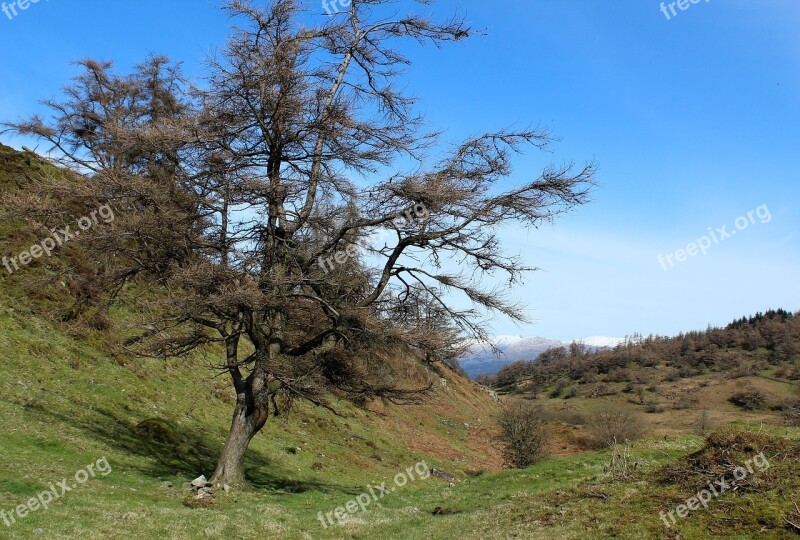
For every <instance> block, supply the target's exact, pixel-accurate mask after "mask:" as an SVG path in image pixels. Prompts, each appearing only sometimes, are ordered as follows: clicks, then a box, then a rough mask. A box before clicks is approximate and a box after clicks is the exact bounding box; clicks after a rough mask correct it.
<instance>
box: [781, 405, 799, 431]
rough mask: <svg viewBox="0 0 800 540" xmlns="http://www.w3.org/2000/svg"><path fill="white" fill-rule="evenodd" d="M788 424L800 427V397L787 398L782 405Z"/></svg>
mask: <svg viewBox="0 0 800 540" xmlns="http://www.w3.org/2000/svg"><path fill="white" fill-rule="evenodd" d="M781 412H782V413H783V419H784V420H785V421H786V425H787V426H794V427H800V398H792V399H787V400H786V401H784V402H783V404H782V405H781Z"/></svg>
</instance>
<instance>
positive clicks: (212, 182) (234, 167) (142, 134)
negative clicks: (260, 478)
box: [11, 0, 594, 484]
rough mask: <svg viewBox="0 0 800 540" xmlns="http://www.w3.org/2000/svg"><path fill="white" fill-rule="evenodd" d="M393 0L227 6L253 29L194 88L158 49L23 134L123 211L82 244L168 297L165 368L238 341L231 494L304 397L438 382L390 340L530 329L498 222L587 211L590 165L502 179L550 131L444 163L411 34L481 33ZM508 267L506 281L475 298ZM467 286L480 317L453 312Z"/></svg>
mask: <svg viewBox="0 0 800 540" xmlns="http://www.w3.org/2000/svg"><path fill="white" fill-rule="evenodd" d="M385 4H388V2H386V1H385V0H353V1H352V3H351V5H350V7H349V10H348V11H347V12H343V13H340V14H336V15H334V16H332V17H329V18H327V19H325V20H324V21H323V22H321V23H320V24H317V25H312V26H304V25H303V24H301V22H300V19H301V17H300V15H301V10H300V7H299V5H298V4H297V3H296V1H295V0H273V1H271V2H268V3H267V4H266V5H265V6H264V7H257V6H256V5H255V4H253V3H251V2H241V1H237V2H232V3H230V4H229V6H228V8H227V9H228V11H229V12H230V13H231V15H232V16H234V17H235V18H236V19H237V20H239V21H241V22H242V24H241V26H240V27H238V28H237V29H235V32H234V33H233V35H232V37H231V38H230V40H229V42H228V44H227V47H226V48H225V49H224V50H223V51H221V53H220V54H219V55H218V56H215V57H213V58H211V59H210V60H209V71H210V76H209V79H208V81H206V84H203V85H202V86H201V87H198V88H189V87H188V85H187V84H186V83H185V81H183V79H182V77H181V76H180V73H179V70H177V68H175V66H172V65H170V64H168V63H167V62H166V61H165V60H164V59H161V58H154V59H151V60H150V61H149V62H147V63H146V64H144V65H143V66H140V68H139V69H138V70H137V71H136V73H135V74H134V75H132V76H128V77H120V76H115V75H112V74H111V66H110V65H109V64H103V63H98V62H93V61H85V62H84V63H83V65H84V67H85V69H86V71H85V73H84V74H83V75H82V76H80V77H79V78H78V79H77V80H76V81H75V82H74V84H73V85H72V86H71V87H70V88H69V89H68V91H67V100H66V101H64V102H59V103H55V102H53V103H50V105H51V106H52V108H53V110H54V113H55V114H54V120H53V121H52V122H45V121H44V120H42V119H40V118H33V119H31V120H30V121H26V122H22V123H18V124H13V125H11V127H12V129H15V130H17V131H18V132H21V133H25V134H35V135H38V136H40V137H43V138H44V139H46V140H48V141H50V142H51V143H52V144H53V146H54V147H55V149H56V150H57V151H58V152H59V153H60V155H61V158H62V161H63V162H64V163H65V164H68V165H70V166H71V167H73V168H75V169H77V170H79V171H81V172H83V173H85V175H86V178H87V180H86V182H81V183H80V185H78V186H75V185H71V186H67V187H64V188H63V194H64V196H65V197H67V196H69V197H70V198H71V199H75V198H76V197H79V198H84V199H86V200H90V199H92V198H94V199H103V200H112V201H114V202H115V204H116V205H117V206H118V207H119V208H120V209H121V211H120V214H121V215H123V216H124V217H121V218H120V219H118V220H117V221H115V224H114V227H113V229H110V230H106V231H102V232H98V233H96V236H95V237H94V238H93V239H92V242H91V245H90V246H89V247H90V248H92V249H95V250H97V251H96V252H102V253H103V254H104V255H105V258H104V260H105V261H106V263H107V265H108V271H107V272H106V274H107V276H108V278H107V279H108V282H107V288H108V289H109V290H111V291H115V290H119V288H120V287H122V286H124V283H126V282H128V281H130V280H131V279H135V278H137V277H141V278H145V277H147V278H148V279H149V280H150V281H149V283H153V284H157V285H158V286H160V287H161V288H162V294H161V295H160V296H159V299H158V300H156V301H152V302H150V303H149V304H148V305H147V306H146V308H147V309H146V313H150V314H152V315H151V317H150V318H149V319H148V320H146V321H145V323H146V324H145V325H144V331H143V332H141V333H140V334H139V335H138V336H137V337H136V338H134V339H132V340H131V341H130V342H129V343H128V345H129V346H130V347H136V350H137V351H139V352H141V353H143V354H145V353H146V354H154V355H159V356H165V357H169V356H182V355H186V354H189V353H190V352H191V351H193V350H194V349H196V348H197V347H200V346H203V345H206V344H208V343H221V344H222V345H224V350H225V355H224V360H223V361H222V362H220V365H219V369H220V370H221V371H222V372H224V373H227V374H228V375H229V376H230V378H231V380H232V383H233V386H234V388H235V390H236V394H237V403H236V406H235V410H234V414H233V419H232V425H231V430H230V433H229V436H228V439H227V442H226V444H225V447H224V449H223V451H222V455H221V457H220V460H219V463H218V466H217V469H216V472H215V474H214V479H215V481H217V482H227V483H231V484H238V483H242V482H243V481H244V468H243V463H244V457H245V454H246V450H247V447H248V445H249V443H250V441H251V440H252V438H253V437H254V436H255V435H256V434H257V433H258V432H259V431H260V430H261V428H262V427H263V426H264V425H265V423H266V422H267V420H268V418H269V416H270V415H271V414H279V413H281V412H282V411H283V410H284V409H285V408H286V407H288V406H289V405H290V404H291V402H292V401H293V400H296V399H305V400H309V401H311V402H313V403H315V404H317V405H320V406H324V407H329V405H328V401H327V400H326V399H325V395H326V394H327V393H329V392H338V393H339V394H340V395H344V396H346V397H348V398H351V399H355V400H357V401H359V400H361V401H363V400H369V399H373V398H376V397H382V398H386V399H390V400H392V401H396V402H407V401H409V400H417V399H419V398H420V397H421V396H422V395H423V394H424V392H425V390H426V387H425V386H421V387H420V386H419V385H417V386H413V385H411V384H410V383H409V382H408V381H404V380H403V379H402V377H398V376H396V375H394V374H389V373H388V371H387V370H388V369H389V367H388V366H389V363H388V362H387V354H386V351H389V350H391V349H392V347H398V348H403V347H405V348H410V349H412V350H416V351H418V352H419V353H420V354H421V355H422V356H424V357H426V358H427V359H428V360H429V361H435V360H438V359H446V358H452V356H453V354H457V353H454V351H457V350H458V340H457V337H458V336H463V335H465V334H469V335H472V336H474V337H478V338H485V337H486V335H485V329H484V326H483V324H482V322H481V315H482V314H483V310H489V311H495V312H500V313H502V314H505V315H507V316H509V317H511V318H512V319H516V320H524V313H523V311H522V308H521V306H520V305H519V304H517V303H516V302H513V301H511V300H509V299H508V297H509V295H508V292H509V290H510V288H511V287H513V285H515V284H516V283H518V282H519V279H520V278H521V277H522V275H523V274H524V273H525V272H527V271H528V270H532V269H531V268H527V267H525V266H524V265H523V264H522V263H521V261H520V260H519V259H518V258H516V257H513V256H509V255H508V254H506V253H505V252H504V251H503V250H502V247H501V243H500V239H499V238H498V236H497V230H498V227H499V226H501V225H506V224H510V223H515V222H516V223H520V224H522V225H524V226H538V225H539V224H541V223H542V222H545V221H550V220H552V219H554V218H555V217H556V216H558V215H559V214H561V213H563V212H566V211H569V210H570V209H572V208H574V207H575V206H577V205H581V204H583V203H585V202H586V201H587V196H588V191H589V189H590V187H591V184H592V181H593V177H594V167H593V165H592V164H589V165H586V166H585V167H581V168H578V169H577V170H573V168H572V167H569V166H564V167H556V168H548V169H546V170H544V172H543V173H542V174H541V175H540V176H538V177H536V178H533V179H530V180H525V181H519V182H512V181H511V180H510V178H511V175H512V161H513V159H514V156H516V155H517V154H519V153H520V152H522V151H523V150H524V148H525V147H531V146H532V147H534V148H538V149H544V148H547V147H548V146H549V145H550V143H551V138H550V136H549V135H548V134H547V133H546V132H545V131H542V130H539V129H533V130H522V131H500V132H496V133H486V134H483V135H479V136H476V137H473V138H470V139H468V140H466V141H464V142H463V143H461V144H459V145H457V146H456V147H455V148H453V149H452V150H451V151H448V152H445V153H443V154H441V155H440V157H438V158H437V159H431V157H430V154H431V153H433V151H434V148H435V146H434V145H435V144H437V141H438V138H437V136H436V135H435V134H429V133H425V132H423V131H422V127H423V126H422V120H421V118H419V117H418V116H416V115H415V114H414V112H413V109H414V107H413V106H414V100H413V99H411V98H409V97H408V96H406V95H404V94H403V93H402V92H400V91H399V90H397V86H398V76H399V75H400V71H399V68H400V67H402V66H403V65H405V64H407V63H408V60H407V59H406V58H405V57H404V56H403V55H402V54H401V53H400V52H399V50H398V48H397V42H398V41H399V40H404V39H405V40H409V39H410V40H416V41H417V42H419V43H421V44H425V43H429V44H434V45H439V44H442V43H444V42H450V41H459V40H462V39H464V38H466V37H468V36H469V35H470V32H471V31H470V29H469V28H468V27H467V26H466V25H465V23H464V22H463V21H461V20H451V21H447V22H444V23H435V22H433V21H431V20H429V19H427V18H423V17H419V16H408V17H401V18H396V17H389V18H384V17H383V16H382V15H380V14H381V13H382V12H383V9H382V8H385V7H386V6H385ZM403 163H414V165H413V166H412V167H411V169H410V170H407V171H404V170H403V169H402V168H401V169H398V167H401V165H400V164H403ZM387 171H390V172H387ZM380 232H382V233H383V234H382V235H381V239H380V241H378V242H375V241H374V238H375V236H376V234H377V233H380ZM387 232H388V234H389V235H388V237H387V234H386V233H387ZM370 239H372V240H370ZM359 246H360V247H359ZM357 247H358V249H357ZM453 261H454V262H455V264H449V263H450V262H453ZM453 266H455V267H457V268H458V269H459V270H458V271H456V272H452V271H448V270H446V269H447V268H450V267H453ZM498 273H500V274H505V277H506V278H507V279H506V282H507V284H508V286H507V288H490V289H486V288H484V287H482V286H481V282H482V278H484V277H485V276H487V275H493V274H498ZM459 293H460V294H463V295H466V297H467V298H468V299H469V300H470V301H471V302H472V307H470V308H468V309H457V308H455V307H454V306H455V303H454V302H453V301H452V299H453V298H454V297H456V296H457V294H459Z"/></svg>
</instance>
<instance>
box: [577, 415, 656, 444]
mask: <svg viewBox="0 0 800 540" xmlns="http://www.w3.org/2000/svg"><path fill="white" fill-rule="evenodd" d="M644 434H645V423H644V421H643V420H642V419H641V417H640V416H639V415H638V414H636V413H635V412H632V411H629V410H627V409H622V408H610V409H606V410H602V411H598V412H596V413H595V414H594V415H592V418H591V420H590V421H589V435H590V437H591V439H592V441H593V443H594V447H595V448H605V447H610V446H612V445H614V444H615V443H624V442H625V441H633V440H635V439H638V438H640V437H642V436H643V435H644Z"/></svg>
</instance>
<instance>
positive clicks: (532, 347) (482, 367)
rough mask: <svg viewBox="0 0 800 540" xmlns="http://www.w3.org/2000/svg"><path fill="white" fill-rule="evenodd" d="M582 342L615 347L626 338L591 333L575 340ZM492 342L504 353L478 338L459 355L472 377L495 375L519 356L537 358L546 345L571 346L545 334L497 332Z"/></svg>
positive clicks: (587, 344)
mask: <svg viewBox="0 0 800 540" xmlns="http://www.w3.org/2000/svg"><path fill="white" fill-rule="evenodd" d="M575 341H579V342H582V343H583V344H584V345H586V346H587V347H589V348H591V349H603V348H610V347H615V346H616V345H618V344H619V343H622V342H623V341H625V339H624V338H614V337H607V336H591V337H587V338H584V339H579V340H575ZM489 343H490V344H491V345H492V346H494V347H495V348H497V349H499V350H500V352H501V354H500V356H497V355H496V354H495V352H494V351H493V350H492V348H491V347H490V346H489V345H487V344H483V343H479V342H475V343H474V344H472V345H471V346H470V348H469V350H468V351H467V353H466V354H464V355H463V356H462V357H461V358H460V359H459V363H460V364H461V367H462V368H464V371H466V372H467V374H468V375H469V376H470V377H473V378H474V377H477V376H478V375H494V374H495V373H497V372H498V371H500V369H501V368H502V367H503V366H506V365H508V364H510V363H512V362H516V361H518V360H534V359H536V357H537V356H539V355H540V354H541V353H543V352H544V351H546V350H547V349H552V348H554V347H569V345H570V343H571V342H565V341H560V340H557V339H550V338H544V337H537V336H532V337H523V336H502V335H501V336H494V337H492V338H490V339H489Z"/></svg>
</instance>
